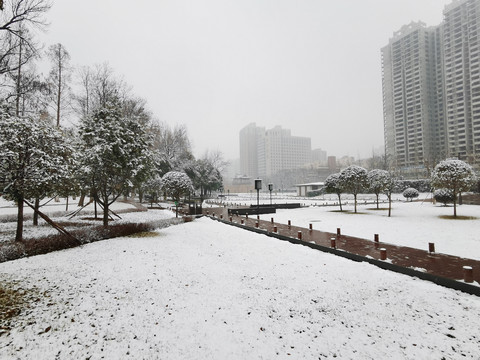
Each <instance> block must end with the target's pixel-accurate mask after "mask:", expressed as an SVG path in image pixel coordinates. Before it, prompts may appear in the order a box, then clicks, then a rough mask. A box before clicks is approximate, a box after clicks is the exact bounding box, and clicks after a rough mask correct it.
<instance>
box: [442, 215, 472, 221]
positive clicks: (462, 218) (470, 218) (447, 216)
mask: <svg viewBox="0 0 480 360" xmlns="http://www.w3.org/2000/svg"><path fill="white" fill-rule="evenodd" d="M439 218H440V219H444V220H477V219H478V217H476V216H461V215H457V217H455V216H453V215H440V216H439Z"/></svg>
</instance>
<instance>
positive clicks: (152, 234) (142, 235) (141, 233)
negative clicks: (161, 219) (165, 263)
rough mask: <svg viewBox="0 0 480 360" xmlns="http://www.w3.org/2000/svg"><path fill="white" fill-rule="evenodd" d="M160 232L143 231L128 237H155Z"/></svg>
mask: <svg viewBox="0 0 480 360" xmlns="http://www.w3.org/2000/svg"><path fill="white" fill-rule="evenodd" d="M160 235H161V234H160V233H159V232H157V231H143V232H140V233H137V234H133V235H129V236H127V237H129V238H149V237H157V236H160Z"/></svg>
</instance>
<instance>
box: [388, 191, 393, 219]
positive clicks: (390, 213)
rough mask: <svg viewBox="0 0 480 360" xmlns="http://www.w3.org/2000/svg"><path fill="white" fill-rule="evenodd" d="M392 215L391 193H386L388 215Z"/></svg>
mask: <svg viewBox="0 0 480 360" xmlns="http://www.w3.org/2000/svg"><path fill="white" fill-rule="evenodd" d="M390 215H392V194H390V195H388V217H390Z"/></svg>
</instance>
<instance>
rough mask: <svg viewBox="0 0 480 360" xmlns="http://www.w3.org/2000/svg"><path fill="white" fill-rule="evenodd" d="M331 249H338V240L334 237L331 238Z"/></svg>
mask: <svg viewBox="0 0 480 360" xmlns="http://www.w3.org/2000/svg"><path fill="white" fill-rule="evenodd" d="M330 247H332V248H334V249H336V247H337V239H336V238H334V237H332V238H330Z"/></svg>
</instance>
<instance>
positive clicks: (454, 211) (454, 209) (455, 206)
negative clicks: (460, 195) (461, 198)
mask: <svg viewBox="0 0 480 360" xmlns="http://www.w3.org/2000/svg"><path fill="white" fill-rule="evenodd" d="M453 217H454V218H456V217H457V194H453Z"/></svg>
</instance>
